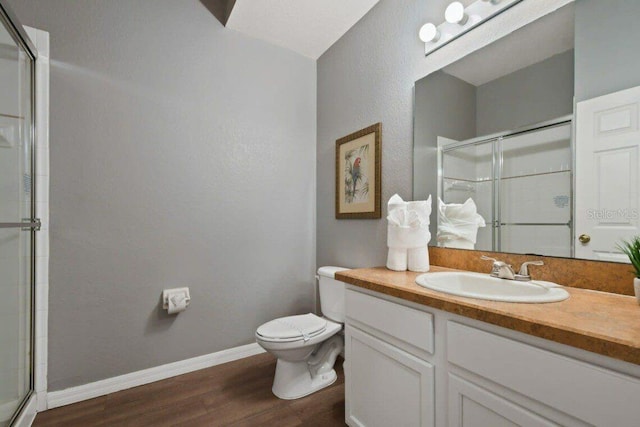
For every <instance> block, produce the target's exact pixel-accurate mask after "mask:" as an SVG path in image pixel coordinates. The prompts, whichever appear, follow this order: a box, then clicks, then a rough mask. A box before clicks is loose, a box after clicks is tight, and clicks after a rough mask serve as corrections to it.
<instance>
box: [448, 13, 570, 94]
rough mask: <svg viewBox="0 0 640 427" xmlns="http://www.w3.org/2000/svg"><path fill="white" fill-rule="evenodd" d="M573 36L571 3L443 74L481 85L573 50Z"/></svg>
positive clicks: (470, 56)
mask: <svg viewBox="0 0 640 427" xmlns="http://www.w3.org/2000/svg"><path fill="white" fill-rule="evenodd" d="M573 34H574V4H573V3H570V4H568V5H567V6H564V7H562V8H560V9H558V10H557V11H555V12H553V13H550V14H549V15H547V16H544V17H542V18H540V19H538V20H536V21H534V22H532V23H531V24H529V25H527V26H525V27H523V28H521V29H519V30H517V31H514V32H513V33H511V34H509V35H508V36H506V37H504V38H502V39H500V40H497V41H496V42H494V43H492V44H490V45H489V46H487V47H485V48H483V49H480V50H478V51H476V52H474V53H472V54H470V55H467V56H466V57H464V58H462V59H461V60H460V61H457V62H454V63H453V64H451V65H449V66H447V67H445V68H443V71H444V72H446V73H447V74H450V75H452V76H455V77H458V78H459V79H462V80H464V81H466V82H467V83H471V84H472V85H474V86H480V85H482V84H485V83H488V82H490V81H493V80H495V79H497V78H499V77H503V76H506V75H508V74H511V73H513V72H514V71H518V70H520V69H522V68H525V67H528V66H529V65H533V64H536V63H538V62H540V61H543V60H545V59H547V58H550V57H552V56H554V55H557V54H559V53H562V52H566V51H567V50H569V49H572V48H573V45H574V36H573ZM505 58H508V60H505Z"/></svg>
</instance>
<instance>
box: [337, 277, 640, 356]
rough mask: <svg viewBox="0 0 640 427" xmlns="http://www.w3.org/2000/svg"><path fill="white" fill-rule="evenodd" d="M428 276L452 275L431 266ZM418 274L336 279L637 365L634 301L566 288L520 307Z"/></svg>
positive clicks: (639, 309) (639, 345)
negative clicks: (550, 299)
mask: <svg viewBox="0 0 640 427" xmlns="http://www.w3.org/2000/svg"><path fill="white" fill-rule="evenodd" d="M431 271H432V272H438V271H455V270H452V269H449V268H444V267H436V266H432V267H431ZM419 274H421V273H414V272H410V271H406V272H396V271H391V270H388V269H386V268H384V267H376V268H361V269H355V270H345V271H341V272H338V273H336V279H337V280H340V281H343V282H345V283H349V284H351V285H355V286H358V287H361V288H365V289H369V290H372V291H376V292H380V293H383V294H386V295H390V296H394V297H397V298H401V299H404V300H407V301H412V302H415V303H419V304H423V305H426V306H429V307H433V308H437V309H440V310H444V311H448V312H450V313H455V314H459V315H461V316H465V317H469V318H472V319H476V320H480V321H483V322H487V323H491V324H494V325H498V326H502V327H504V328H508V329H513V330H515V331H519V332H523V333H525V334H529V335H533V336H537V337H540V338H544V339H548V340H551V341H555V342H558V343H561V344H566V345H570V346H573V347H577V348H581V349H584V350H588V351H591V352H594V353H599V354H602V355H604V356H609V357H612V358H615V359H619V360H624V361H626V362H631V363H635V364H638V365H640V305H638V304H637V302H636V299H635V297H632V296H626V295H619V294H613V293H606V292H600V291H594V290H588V289H579V288H572V287H566V288H565V289H566V290H567V291H568V292H569V294H570V297H569V299H567V300H565V301H561V302H555V303H546V304H522V303H507V302H496V301H486V300H479V299H474V298H464V297H458V296H455V295H450V294H445V293H442V292H437V291H432V290H430V289H427V288H424V287H422V286H419V285H417V284H416V283H415V279H416V277H417V276H418V275H419Z"/></svg>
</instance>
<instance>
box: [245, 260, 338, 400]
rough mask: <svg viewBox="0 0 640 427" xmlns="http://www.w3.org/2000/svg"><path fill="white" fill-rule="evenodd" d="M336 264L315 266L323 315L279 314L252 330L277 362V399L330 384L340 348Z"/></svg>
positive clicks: (294, 397)
mask: <svg viewBox="0 0 640 427" xmlns="http://www.w3.org/2000/svg"><path fill="white" fill-rule="evenodd" d="M341 270H346V269H345V268H340V267H322V268H320V269H319V270H318V277H319V287H320V306H321V308H322V312H323V315H324V316H323V317H320V316H316V315H315V314H313V313H308V314H302V315H297V316H288V317H281V318H278V319H275V320H271V321H269V322H267V323H265V324H263V325H261V326H260V327H259V328H258V329H257V330H256V342H257V343H258V344H259V345H260V346H261V347H262V348H264V349H265V350H266V351H268V352H269V353H271V354H273V355H274V356H275V357H276V358H277V359H278V362H277V364H276V373H275V377H274V380H273V387H272V391H273V394H275V395H276V396H277V397H279V398H281V399H298V398H300V397H304V396H307V395H309V394H311V393H314V392H316V391H318V390H320V389H323V388H325V387H327V386H329V385H331V384H333V383H334V382H335V381H336V379H337V374H336V371H335V370H334V369H333V366H334V364H335V361H336V358H337V357H338V355H339V354H340V353H341V352H342V350H343V348H344V337H343V336H342V335H341V334H338V332H340V331H341V330H342V325H343V323H344V290H345V285H344V283H342V282H339V281H337V280H335V278H334V276H335V273H336V272H337V271H341Z"/></svg>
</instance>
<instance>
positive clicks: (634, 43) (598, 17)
mask: <svg viewBox="0 0 640 427" xmlns="http://www.w3.org/2000/svg"><path fill="white" fill-rule="evenodd" d="M575 13H576V21H575V23H576V33H575V51H576V81H575V86H576V88H575V94H576V101H577V102H579V101H584V100H585V99H591V98H594V97H596V96H601V95H605V94H607V93H611V92H617V91H619V90H623V89H627V88H630V87H634V86H638V85H640V56H639V55H638V51H639V48H638V40H640V25H638V20H639V19H640V2H639V1H638V0H609V1H601V0H578V1H577V2H576V12H575Z"/></svg>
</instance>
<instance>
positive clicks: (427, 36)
mask: <svg viewBox="0 0 640 427" xmlns="http://www.w3.org/2000/svg"><path fill="white" fill-rule="evenodd" d="M419 35H420V40H422V41H423V42H425V43H429V42H437V41H438V40H439V39H440V31H438V27H436V26H435V24H432V23H431V22H427V23H426V24H424V25H423V26H422V28H420V34H419Z"/></svg>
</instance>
